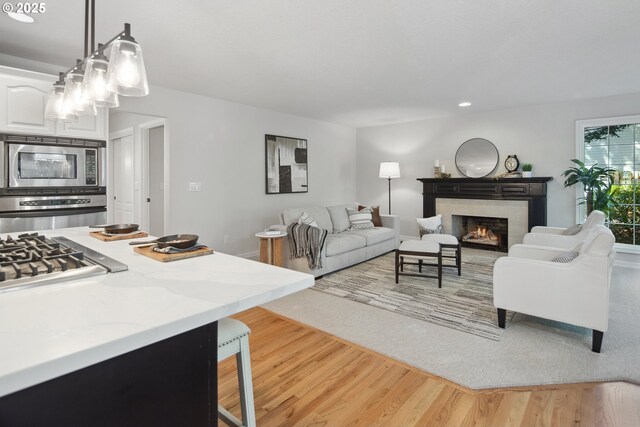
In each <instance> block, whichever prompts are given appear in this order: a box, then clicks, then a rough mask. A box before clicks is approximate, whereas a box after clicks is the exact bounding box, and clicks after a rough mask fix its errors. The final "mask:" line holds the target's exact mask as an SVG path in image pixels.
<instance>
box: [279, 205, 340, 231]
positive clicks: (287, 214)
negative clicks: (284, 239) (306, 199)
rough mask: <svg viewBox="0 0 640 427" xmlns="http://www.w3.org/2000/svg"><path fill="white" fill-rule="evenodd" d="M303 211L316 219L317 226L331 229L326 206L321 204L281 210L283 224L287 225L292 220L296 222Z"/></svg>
mask: <svg viewBox="0 0 640 427" xmlns="http://www.w3.org/2000/svg"><path fill="white" fill-rule="evenodd" d="M304 212H306V213H307V214H308V215H309V216H310V217H311V218H313V219H315V220H316V222H317V223H318V227H320V228H324V229H325V230H329V231H332V230H333V224H332V223H331V217H330V216H329V212H328V211H327V208H324V207H322V206H309V207H306V208H305V207H302V208H289V209H285V210H284V211H282V220H283V221H284V225H289V224H291V223H292V222H298V220H299V219H300V217H301V216H302V214H303V213H304Z"/></svg>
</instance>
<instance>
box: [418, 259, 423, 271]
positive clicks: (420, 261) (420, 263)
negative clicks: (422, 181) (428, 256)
mask: <svg viewBox="0 0 640 427" xmlns="http://www.w3.org/2000/svg"><path fill="white" fill-rule="evenodd" d="M418 273H422V260H421V259H419V260H418Z"/></svg>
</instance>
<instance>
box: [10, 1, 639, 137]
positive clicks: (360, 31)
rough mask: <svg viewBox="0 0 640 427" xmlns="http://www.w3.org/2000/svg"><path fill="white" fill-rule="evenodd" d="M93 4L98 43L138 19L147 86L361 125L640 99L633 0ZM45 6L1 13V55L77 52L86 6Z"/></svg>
mask: <svg viewBox="0 0 640 427" xmlns="http://www.w3.org/2000/svg"><path fill="white" fill-rule="evenodd" d="M97 3H98V4H97V16H96V39H97V41H106V40H107V39H109V38H111V37H112V36H113V35H115V34H116V33H117V32H119V31H121V30H122V28H123V23H124V22H130V23H131V24H132V35H133V36H134V37H135V38H136V39H137V40H138V42H140V44H141V45H142V47H143V51H144V56H145V63H146V66H147V74H148V78H149V82H150V84H151V85H152V86H154V85H155V86H163V87H167V88H172V89H177V90H182V91H186V92H192V93H196V94H201V95H207V96H211V97H215V98H219V99H225V100H229V101H235V102H240V103H244V104H248V105H254V106H258V107H263V108H268V109H272V110H276V111H282V112H286V113H291V114H295V115H299V116H305V117H310V118H314V119H318V120H324V121H329V122H335V123H341V124H346V125H349V126H353V127H365V126H375V125H382V124H389V123H398V122H405V121H411V120H419V119H425V118H432V117H439V116H446V115H453V114H462V113H468V112H477V111H487V110H496V109H502V108H511V107H516V106H522V105H530V104H539V103H547V102H556V101H565V100H572V99H581V98H592V97H601V96H609V95H617V94H625V93H634V92H640V78H639V75H640V54H639V52H640V48H639V46H640V30H639V29H640V27H639V26H638V25H639V24H638V22H639V20H638V17H639V16H640V1H638V0H617V1H616V2H611V1H610V0H588V1H586V0H562V1H558V0H536V1H532V0H502V1H500V0H437V1H435V0H348V1H344V0H321V1H318V0H268V1H265V0H233V1H229V0H213V1H211V0H210V1H202V0H200V1H194V0H190V1H185V0H183V1H180V2H159V1H152V0H136V1H131V0H126V1H125V0H109V2H97ZM46 7H47V10H46V12H45V13H44V14H42V15H39V16H36V23H35V24H30V25H29V24H22V23H19V22H16V21H13V20H12V19H10V18H9V17H8V16H6V15H5V14H2V15H0V53H4V54H7V55H13V56H18V57H21V58H27V59H30V60H35V61H40V62H45V63H49V64H62V65H65V66H70V65H71V64H73V63H74V60H75V58H76V57H79V56H82V50H83V31H84V1H82V0H64V1H57V2H47V3H46ZM462 101H470V102H472V103H473V105H472V106H471V107H468V108H466V109H462V108H460V107H458V103H460V102H462Z"/></svg>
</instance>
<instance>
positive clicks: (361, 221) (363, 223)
mask: <svg viewBox="0 0 640 427" xmlns="http://www.w3.org/2000/svg"><path fill="white" fill-rule="evenodd" d="M347 213H349V222H350V223H351V227H350V229H351V230H358V229H363V228H373V227H374V225H373V222H371V215H372V211H371V208H364V209H362V210H359V211H358V210H355V209H347Z"/></svg>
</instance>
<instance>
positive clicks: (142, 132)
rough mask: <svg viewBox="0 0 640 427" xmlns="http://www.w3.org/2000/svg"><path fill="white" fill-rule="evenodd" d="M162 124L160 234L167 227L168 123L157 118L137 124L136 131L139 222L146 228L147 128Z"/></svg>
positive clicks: (147, 220)
mask: <svg viewBox="0 0 640 427" xmlns="http://www.w3.org/2000/svg"><path fill="white" fill-rule="evenodd" d="M160 126H162V127H163V129H164V131H163V134H164V135H163V169H164V170H163V193H164V205H163V207H162V208H163V217H164V218H163V219H164V224H163V230H162V235H166V234H167V233H168V231H167V230H168V229H169V206H170V200H169V194H170V191H169V187H170V183H171V180H170V178H169V147H170V145H169V123H168V120H167V119H166V118H158V119H155V120H150V121H148V122H144V123H142V124H140V125H138V126H137V132H139V134H138V137H139V138H140V139H139V140H140V141H142V147H141V148H142V152H141V160H142V161H141V172H142V174H141V175H142V176H141V178H142V180H141V182H142V191H141V192H140V203H141V205H140V206H141V224H142V225H143V226H144V227H145V228H147V229H148V227H149V225H150V218H149V203H147V197H148V195H149V130H151V129H154V128H157V127H160Z"/></svg>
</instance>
